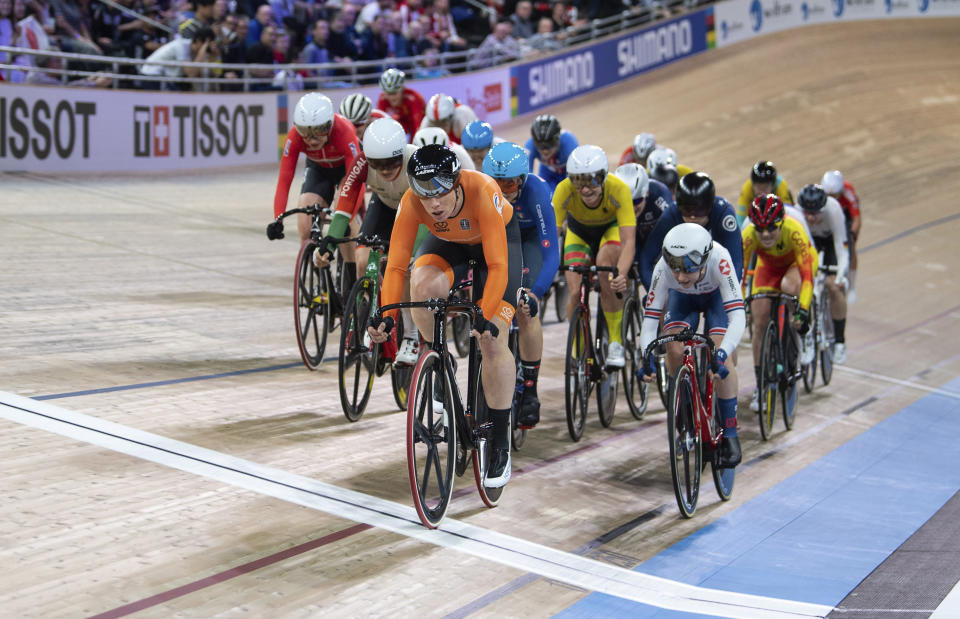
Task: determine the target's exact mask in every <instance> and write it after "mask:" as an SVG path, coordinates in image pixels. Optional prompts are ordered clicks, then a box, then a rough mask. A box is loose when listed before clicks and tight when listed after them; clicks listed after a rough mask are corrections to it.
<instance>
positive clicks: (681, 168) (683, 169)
mask: <svg viewBox="0 0 960 619" xmlns="http://www.w3.org/2000/svg"><path fill="white" fill-rule="evenodd" d="M691 172H693V168H691V167H690V166H685V165H683V164H682V163H678V164H677V175H678V176H679V177H680V178H683V177H684V176H686V175H687V174H690V173H691Z"/></svg>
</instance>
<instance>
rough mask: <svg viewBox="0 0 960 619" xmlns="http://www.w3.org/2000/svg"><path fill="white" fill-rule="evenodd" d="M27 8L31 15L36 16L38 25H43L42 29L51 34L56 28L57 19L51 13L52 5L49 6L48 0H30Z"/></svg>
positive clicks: (48, 34)
mask: <svg viewBox="0 0 960 619" xmlns="http://www.w3.org/2000/svg"><path fill="white" fill-rule="evenodd" d="M29 8H30V12H31V13H33V16H34V17H36V18H37V21H38V22H40V25H42V26H43V30H44V32H46V33H47V36H53V33H54V32H56V30H57V21H56V18H55V17H54V15H53V7H52V6H50V2H49V0H30V2H29Z"/></svg>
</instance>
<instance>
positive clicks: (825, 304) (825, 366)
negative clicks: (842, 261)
mask: <svg viewBox="0 0 960 619" xmlns="http://www.w3.org/2000/svg"><path fill="white" fill-rule="evenodd" d="M820 333H821V337H820V338H819V339H820V341H819V342H818V343H817V346H818V347H819V348H820V376H821V378H823V384H824V385H829V384H830V379H831V378H833V340H834V333H833V316H832V315H831V314H830V295H829V294H827V292H826V291H824V293H823V296H821V297H820Z"/></svg>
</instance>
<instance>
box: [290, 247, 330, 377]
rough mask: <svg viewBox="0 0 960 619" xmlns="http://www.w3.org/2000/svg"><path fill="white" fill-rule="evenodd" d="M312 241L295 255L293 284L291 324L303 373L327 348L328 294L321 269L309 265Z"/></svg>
mask: <svg viewBox="0 0 960 619" xmlns="http://www.w3.org/2000/svg"><path fill="white" fill-rule="evenodd" d="M316 247H317V246H316V245H315V244H314V242H313V241H305V242H304V243H303V245H301V246H300V253H299V254H298V255H297V270H296V272H295V273H294V280H293V321H294V325H295V326H296V329H297V346H298V347H299V349H300V358H301V359H303V364H304V365H305V366H307V369H310V370H315V369H317V366H319V365H320V362H321V361H322V360H323V351H324V350H325V349H326V347H327V325H328V324H329V323H330V291H329V290H327V278H326V276H325V274H324V272H323V270H322V269H320V268H319V267H317V266H316V265H315V264H313V251H314V249H316Z"/></svg>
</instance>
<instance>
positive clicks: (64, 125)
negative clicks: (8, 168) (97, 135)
mask: <svg viewBox="0 0 960 619" xmlns="http://www.w3.org/2000/svg"><path fill="white" fill-rule="evenodd" d="M11 90H13V89H11ZM96 113H97V104H96V103H94V102H92V101H57V100H56V99H54V98H53V97H50V100H46V99H38V100H36V101H34V102H33V103H32V104H29V103H27V101H26V100H24V99H21V98H20V97H0V159H5V158H7V157H8V156H12V157H13V158H14V159H24V158H26V157H28V156H33V157H36V158H37V159H40V160H44V159H46V158H47V157H49V156H50V155H51V154H53V153H56V155H57V156H58V157H60V158H61V159H69V158H70V157H71V156H73V155H74V154H75V153H76V154H77V155H79V156H81V157H83V158H84V159H87V158H89V157H90V118H91V117H92V116H95V115H96ZM8 153H9V155H8Z"/></svg>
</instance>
